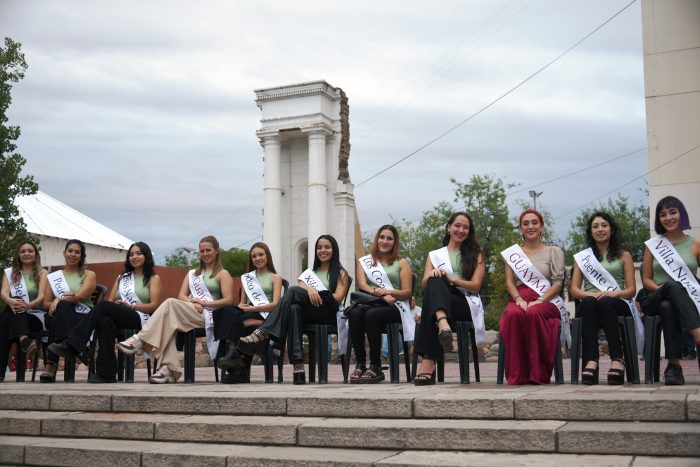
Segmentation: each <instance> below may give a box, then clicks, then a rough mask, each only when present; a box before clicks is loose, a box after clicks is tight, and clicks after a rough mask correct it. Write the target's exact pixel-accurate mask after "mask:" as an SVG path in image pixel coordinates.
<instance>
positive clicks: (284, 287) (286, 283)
mask: <svg viewBox="0 0 700 467" xmlns="http://www.w3.org/2000/svg"><path fill="white" fill-rule="evenodd" d="M288 289H289V281H288V280H287V279H282V295H284V294H285V293H286V292H287V290H288Z"/></svg>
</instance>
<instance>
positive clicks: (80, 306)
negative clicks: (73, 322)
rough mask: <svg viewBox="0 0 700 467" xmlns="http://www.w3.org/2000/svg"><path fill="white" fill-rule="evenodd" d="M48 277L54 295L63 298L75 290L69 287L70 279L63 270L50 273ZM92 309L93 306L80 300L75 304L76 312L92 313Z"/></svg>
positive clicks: (82, 313)
mask: <svg viewBox="0 0 700 467" xmlns="http://www.w3.org/2000/svg"><path fill="white" fill-rule="evenodd" d="M47 278H48V280H49V286H50V287H51V291H52V292H53V296H54V297H56V298H62V297H63V296H64V295H66V294H69V293H71V292H73V291H72V290H71V289H70V288H69V287H68V281H67V280H66V276H65V275H64V274H63V271H61V270H58V271H54V272H52V273H51V274H49V275H48V277H47ZM90 310H91V308H90V307H89V306H87V305H85V304H84V303H80V302H78V303H76V304H75V312H76V313H80V314H81V315H85V314H88V313H90Z"/></svg>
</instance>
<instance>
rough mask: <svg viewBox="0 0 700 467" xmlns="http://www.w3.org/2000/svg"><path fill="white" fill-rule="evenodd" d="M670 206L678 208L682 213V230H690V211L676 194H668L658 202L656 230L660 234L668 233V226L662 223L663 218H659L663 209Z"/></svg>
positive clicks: (655, 215) (655, 221)
mask: <svg viewBox="0 0 700 467" xmlns="http://www.w3.org/2000/svg"><path fill="white" fill-rule="evenodd" d="M670 208H675V209H678V212H679V213H680V215H681V230H688V229H689V228H690V218H689V217H688V211H687V210H686V209H685V206H683V203H682V202H681V200H679V199H678V198H676V197H675V196H666V197H665V198H661V200H660V201H659V202H658V203H657V204H656V214H654V231H655V232H656V233H657V234H659V235H661V234H665V233H666V228H665V227H664V226H663V224H662V223H661V219H659V215H660V214H661V210H662V209H670Z"/></svg>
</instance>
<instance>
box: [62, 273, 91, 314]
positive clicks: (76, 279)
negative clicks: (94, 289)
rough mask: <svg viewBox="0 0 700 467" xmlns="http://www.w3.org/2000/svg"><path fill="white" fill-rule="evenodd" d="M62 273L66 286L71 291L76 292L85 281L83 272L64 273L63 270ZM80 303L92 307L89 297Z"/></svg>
mask: <svg viewBox="0 0 700 467" xmlns="http://www.w3.org/2000/svg"><path fill="white" fill-rule="evenodd" d="M63 275H64V276H65V277H66V282H68V288H69V289H70V291H71V292H73V293H76V292H77V291H78V290H80V288H81V287H82V286H83V282H85V276H86V274H85V273H83V274H82V275H78V274H66V273H65V271H64V272H63ZM80 303H82V304H83V305H85V306H89V307H90V308H92V307H93V304H92V298H91V297H87V298H85V299H84V300H82V301H81V302H80Z"/></svg>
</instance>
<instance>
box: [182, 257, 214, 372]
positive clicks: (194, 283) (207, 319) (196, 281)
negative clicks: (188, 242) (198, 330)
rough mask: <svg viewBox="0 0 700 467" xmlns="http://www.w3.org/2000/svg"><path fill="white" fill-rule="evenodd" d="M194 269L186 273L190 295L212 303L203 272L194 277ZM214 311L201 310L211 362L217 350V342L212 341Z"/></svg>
mask: <svg viewBox="0 0 700 467" xmlns="http://www.w3.org/2000/svg"><path fill="white" fill-rule="evenodd" d="M194 271H195V270H194V269H191V270H190V271H189V272H188V273H187V276H188V280H189V284H190V293H191V294H192V296H193V297H197V298H198V299H200V300H204V301H205V302H212V301H214V297H212V295H211V292H209V289H208V288H207V284H205V283H204V271H202V274H200V275H199V276H195V275H194ZM213 311H214V310H213V309H211V308H208V307H204V310H202V315H203V317H204V331H205V332H206V334H207V349H208V350H209V357H211V359H212V360H214V359H215V358H216V353H217V351H218V350H219V341H218V340H216V339H214V317H213V315H212V312H213Z"/></svg>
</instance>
